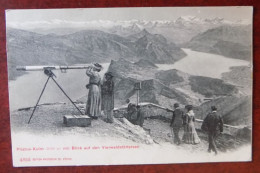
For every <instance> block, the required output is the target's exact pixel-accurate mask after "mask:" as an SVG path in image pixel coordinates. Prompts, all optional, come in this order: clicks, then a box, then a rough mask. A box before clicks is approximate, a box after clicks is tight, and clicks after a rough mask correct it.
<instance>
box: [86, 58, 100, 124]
mask: <svg viewBox="0 0 260 173" xmlns="http://www.w3.org/2000/svg"><path fill="white" fill-rule="evenodd" d="M101 69H102V66H101V65H100V64H98V63H95V64H94V66H90V67H89V68H88V69H87V71H86V74H87V76H88V77H89V84H87V85H86V87H87V89H89V92H88V100H87V105H86V115H88V116H90V117H91V118H93V119H97V118H98V116H100V114H101V92H100V84H101V78H100V75H99V73H98V72H100V71H101Z"/></svg>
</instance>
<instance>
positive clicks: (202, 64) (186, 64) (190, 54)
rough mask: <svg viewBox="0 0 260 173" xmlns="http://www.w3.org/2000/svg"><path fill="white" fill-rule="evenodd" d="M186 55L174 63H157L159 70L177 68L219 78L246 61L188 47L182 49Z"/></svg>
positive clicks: (246, 63) (245, 64)
mask: <svg viewBox="0 0 260 173" xmlns="http://www.w3.org/2000/svg"><path fill="white" fill-rule="evenodd" d="M182 50H183V51H184V52H185V53H186V54H187V56H186V57H184V58H183V59H181V60H179V61H177V62H176V63H174V64H159V65H157V66H158V67H159V69H161V70H168V69H177V70H180V71H183V72H185V73H189V74H191V75H195V76H206V77H212V78H219V79H220V78H221V74H222V73H225V72H228V71H230V67H232V66H247V65H249V64H250V63H249V62H248V61H244V60H239V59H233V58H227V57H224V56H221V55H215V54H210V53H204V52H197V51H193V50H190V49H182Z"/></svg>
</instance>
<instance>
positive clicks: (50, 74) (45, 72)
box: [28, 68, 84, 124]
mask: <svg viewBox="0 0 260 173" xmlns="http://www.w3.org/2000/svg"><path fill="white" fill-rule="evenodd" d="M44 74H45V75H47V76H48V79H47V81H46V82H45V84H44V87H43V89H42V91H41V94H40V97H39V98H38V100H37V103H36V105H35V106H34V109H33V111H32V114H31V116H30V119H29V121H28V124H29V123H30V121H31V119H32V117H33V114H34V112H35V110H36V108H37V106H38V104H39V102H40V100H41V97H42V95H43V93H44V91H45V88H46V86H47V84H48V82H49V79H52V80H53V81H54V83H55V84H56V85H57V86H58V87H59V89H60V90H61V91H62V92H63V94H64V95H65V96H66V97H67V98H68V99H69V100H70V102H71V103H72V104H73V105H74V106H75V108H76V109H77V110H78V111H79V112H80V114H81V115H84V114H83V113H82V112H81V111H80V110H79V108H78V107H77V106H76V105H75V103H74V102H73V101H72V100H71V98H70V97H69V96H68V95H67V94H66V92H65V91H64V90H63V89H62V88H61V86H60V85H59V84H58V83H57V81H56V80H55V79H54V78H53V77H56V75H55V74H54V73H53V72H52V71H51V69H50V68H45V69H44Z"/></svg>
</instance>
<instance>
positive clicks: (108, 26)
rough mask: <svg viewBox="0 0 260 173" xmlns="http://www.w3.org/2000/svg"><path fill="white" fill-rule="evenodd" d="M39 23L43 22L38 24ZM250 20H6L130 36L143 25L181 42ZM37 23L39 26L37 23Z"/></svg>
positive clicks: (59, 30) (60, 31)
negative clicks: (213, 29)
mask: <svg viewBox="0 0 260 173" xmlns="http://www.w3.org/2000/svg"><path fill="white" fill-rule="evenodd" d="M41 23H42V24H41ZM248 24H250V22H249V21H242V20H239V21H228V20H225V19H224V18H219V17H216V18H199V17H196V16H181V17H178V18H177V19H173V20H151V21H146V20H126V21H104V20H96V21H81V22H75V21H73V22H71V21H66V20H57V19H53V20H50V21H37V23H33V22H29V23H19V24H14V23H10V24H8V27H14V28H22V29H25V30H29V31H33V32H36V33H40V34H44V35H46V34H57V35H67V34H72V33H75V32H79V31H82V30H101V31H104V32H108V33H112V34H117V35H120V36H129V35H132V34H135V33H138V32H140V31H142V30H143V29H146V30H147V31H149V32H150V33H153V34H161V35H163V36H164V37H166V38H167V39H168V40H169V41H171V42H174V43H176V44H182V43H186V42H187V41H189V40H190V39H191V38H192V37H194V36H196V35H198V34H199V33H202V32H205V31H206V30H208V29H212V28H216V27H218V26H223V25H229V26H245V25H248ZM39 26H40V27H39Z"/></svg>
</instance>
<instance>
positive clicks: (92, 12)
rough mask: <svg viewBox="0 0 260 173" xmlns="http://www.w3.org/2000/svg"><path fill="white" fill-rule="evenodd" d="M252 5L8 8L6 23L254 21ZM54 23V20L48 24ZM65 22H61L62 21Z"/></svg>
mask: <svg viewBox="0 0 260 173" xmlns="http://www.w3.org/2000/svg"><path fill="white" fill-rule="evenodd" d="M252 13H253V8H252V7H249V6H240V7H142V8H85V9H84V8H81V9H79V8H78V9H34V10H32V9H30V10H29V9H28V10H6V24H7V26H11V27H12V26H13V27H15V26H16V27H20V26H21V27H27V26H28V27H29V25H37V24H38V25H44V24H45V23H46V24H52V23H55V24H57V23H58V22H61V21H66V22H71V23H74V24H76V23H78V22H88V21H98V20H108V21H127V20H147V21H152V20H176V19H177V18H178V17H180V16H196V17H200V18H216V17H219V18H224V19H225V20H230V21H238V20H244V21H248V23H251V21H252ZM49 22H51V23H49ZM60 25H62V24H60Z"/></svg>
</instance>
